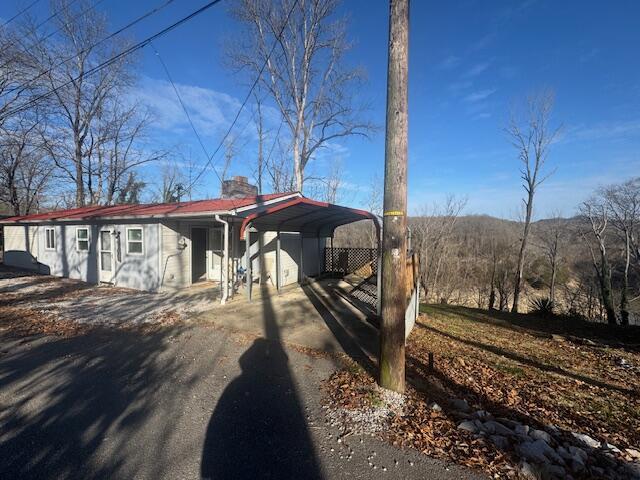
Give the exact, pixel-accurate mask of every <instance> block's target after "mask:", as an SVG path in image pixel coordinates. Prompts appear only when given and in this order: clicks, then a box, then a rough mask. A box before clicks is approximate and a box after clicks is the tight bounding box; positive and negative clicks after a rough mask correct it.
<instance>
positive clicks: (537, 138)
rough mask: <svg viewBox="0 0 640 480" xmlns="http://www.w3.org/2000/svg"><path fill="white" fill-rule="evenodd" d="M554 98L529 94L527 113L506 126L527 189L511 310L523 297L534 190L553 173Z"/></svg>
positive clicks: (512, 119)
mask: <svg viewBox="0 0 640 480" xmlns="http://www.w3.org/2000/svg"><path fill="white" fill-rule="evenodd" d="M553 100H554V99H553V94H552V93H551V92H548V91H544V92H541V93H537V94H533V95H530V96H529V97H528V98H527V101H526V110H525V113H524V115H522V114H519V113H517V112H514V113H512V115H511V119H510V121H509V124H508V126H507V128H506V132H507V134H508V135H509V137H510V139H511V143H512V144H513V146H514V147H515V148H516V150H517V151H518V159H519V160H520V162H521V164H522V166H521V168H520V174H521V178H522V181H523V185H522V186H523V188H524V190H525V193H526V196H525V198H524V199H523V203H524V210H525V216H524V229H523V232H522V238H521V243H520V252H519V254H518V263H517V268H516V277H515V281H514V290H513V307H512V309H511V311H512V312H517V311H518V306H519V301H520V291H521V289H522V277H523V274H524V264H525V255H526V251H527V241H528V239H529V233H530V229H531V219H532V217H533V202H534V198H535V194H536V191H537V189H538V187H539V186H540V185H541V184H542V183H543V182H544V181H545V180H546V179H547V178H549V176H550V175H551V174H552V173H553V172H550V173H547V174H545V172H544V167H545V163H546V161H547V157H548V155H549V147H550V146H551V143H552V142H553V140H554V138H555V137H556V135H557V133H558V129H557V128H556V129H554V128H553V127H552V126H551V112H552V110H553Z"/></svg>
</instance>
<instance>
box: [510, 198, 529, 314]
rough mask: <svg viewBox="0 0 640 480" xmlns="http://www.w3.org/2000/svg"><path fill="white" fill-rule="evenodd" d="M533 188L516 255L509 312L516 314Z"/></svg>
mask: <svg viewBox="0 0 640 480" xmlns="http://www.w3.org/2000/svg"><path fill="white" fill-rule="evenodd" d="M533 189H534V187H533V186H532V185H530V186H529V196H528V198H527V213H526V216H525V219H524V231H523V232H522V242H521V243H520V253H519V254H518V269H517V270H516V279H515V286H514V288H513V307H511V311H512V312H513V313H518V307H519V303H520V290H521V289H522V276H523V273H524V256H525V252H526V249H527V239H528V238H529V228H530V227H531V216H532V213H533V193H534V190H533Z"/></svg>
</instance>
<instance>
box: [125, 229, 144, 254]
mask: <svg viewBox="0 0 640 480" xmlns="http://www.w3.org/2000/svg"><path fill="white" fill-rule="evenodd" d="M142 252H143V247H142V228H127V254H131V255H142Z"/></svg>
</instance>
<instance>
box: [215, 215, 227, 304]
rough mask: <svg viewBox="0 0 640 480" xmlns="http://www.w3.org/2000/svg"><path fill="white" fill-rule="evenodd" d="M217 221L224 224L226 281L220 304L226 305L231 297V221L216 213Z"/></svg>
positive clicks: (223, 261)
mask: <svg viewBox="0 0 640 480" xmlns="http://www.w3.org/2000/svg"><path fill="white" fill-rule="evenodd" d="M215 220H216V222H219V223H221V224H222V225H224V243H223V245H224V247H223V248H224V251H223V252H224V253H223V256H222V258H223V259H222V264H223V265H224V270H223V272H224V274H223V279H224V283H223V285H222V299H221V300H220V304H222V305H224V304H225V303H227V299H228V298H229V222H227V221H226V220H223V219H222V218H220V215H218V214H216V215H215Z"/></svg>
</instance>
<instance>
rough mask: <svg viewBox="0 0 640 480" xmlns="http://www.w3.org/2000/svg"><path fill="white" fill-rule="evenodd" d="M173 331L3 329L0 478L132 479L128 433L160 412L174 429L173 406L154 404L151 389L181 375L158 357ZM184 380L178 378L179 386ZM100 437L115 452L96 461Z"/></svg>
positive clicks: (156, 389) (177, 367)
mask: <svg viewBox="0 0 640 480" xmlns="http://www.w3.org/2000/svg"><path fill="white" fill-rule="evenodd" d="M180 332H181V329H177V328H174V329H165V330H163V331H162V332H157V333H149V334H147V335H140V333H139V332H136V331H131V332H126V331H118V332H110V331H107V330H93V331H91V332H89V333H87V334H84V335H80V336H76V337H70V338H53V337H51V338H48V339H47V340H46V341H43V340H42V339H39V337H37V336H36V337H28V338H21V337H13V336H10V335H8V334H2V341H3V345H5V348H7V349H8V350H7V351H4V352H2V354H3V355H2V358H1V360H2V361H1V362H0V389H2V390H3V391H10V392H12V398H11V401H10V402H9V403H8V404H6V403H5V404H4V405H3V407H2V409H0V424H2V428H1V429H0V439H1V440H2V441H0V478H7V479H9V478H12V479H22V478H24V479H31V478H97V479H100V478H104V479H110V478H118V477H120V478H133V477H135V476H136V475H137V470H136V467H135V462H134V461H133V460H132V459H130V458H127V457H126V455H125V454H124V453H123V452H126V451H127V448H128V445H127V443H128V440H129V437H130V436H131V435H133V434H134V433H135V432H136V431H137V430H138V429H139V428H141V427H142V426H143V425H144V424H145V422H146V421H147V420H148V419H150V418H151V417H152V416H155V415H160V416H163V417H164V418H166V420H167V421H166V425H165V426H164V427H163V428H166V430H167V431H171V430H172V429H173V427H174V422H173V420H172V418H173V415H172V414H171V413H172V410H173V411H175V409H177V408H179V407H180V406H179V405H175V404H172V402H170V401H167V402H165V403H164V404H163V406H160V404H159V402H158V395H159V394H160V392H161V390H162V387H163V385H164V384H165V383H166V380H167V378H171V377H173V376H178V375H181V372H182V366H181V364H180V363H179V362H178V361H177V360H176V358H175V357H174V356H166V355H163V352H165V351H166V349H167V348H169V343H170V342H171V339H172V337H174V336H176V335H179V334H180ZM25 343H27V344H30V346H29V347H28V348H24V346H23V347H21V348H16V349H15V350H14V348H13V346H15V347H18V346H20V345H22V344H25ZM12 350H14V351H12ZM191 384H192V379H185V388H190V385H191ZM3 403H4V402H3ZM165 408H166V409H167V410H166V411H164V409H165ZM161 411H162V413H161ZM160 433H162V432H160ZM107 437H109V438H110V439H109V442H111V444H112V445H113V452H116V453H115V454H113V455H109V456H107V457H104V458H102V460H101V461H100V462H95V461H94V460H95V458H96V456H98V455H99V452H100V451H101V449H102V448H104V441H105V439H106V438H107ZM159 445H160V447H162V445H163V441H162V440H159ZM118 452H122V453H121V454H118ZM161 464H162V461H161V459H158V465H161ZM158 468H160V467H158Z"/></svg>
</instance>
